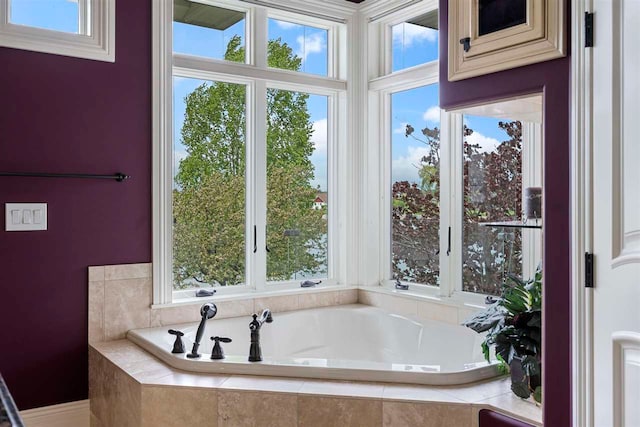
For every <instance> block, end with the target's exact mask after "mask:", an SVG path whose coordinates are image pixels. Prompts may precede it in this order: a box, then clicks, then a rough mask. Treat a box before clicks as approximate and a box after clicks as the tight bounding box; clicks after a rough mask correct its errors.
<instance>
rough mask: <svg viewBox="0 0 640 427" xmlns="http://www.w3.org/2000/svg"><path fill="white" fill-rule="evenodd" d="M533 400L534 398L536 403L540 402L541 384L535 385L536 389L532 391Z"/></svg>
mask: <svg viewBox="0 0 640 427" xmlns="http://www.w3.org/2000/svg"><path fill="white" fill-rule="evenodd" d="M533 400H535V401H536V402H538V403H542V386H541V385H539V386H538V387H536V389H535V390H534V391H533Z"/></svg>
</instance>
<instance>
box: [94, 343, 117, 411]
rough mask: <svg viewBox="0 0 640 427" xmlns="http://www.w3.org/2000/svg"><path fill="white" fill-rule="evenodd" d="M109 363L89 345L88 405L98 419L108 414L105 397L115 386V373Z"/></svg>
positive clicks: (106, 397)
mask: <svg viewBox="0 0 640 427" xmlns="http://www.w3.org/2000/svg"><path fill="white" fill-rule="evenodd" d="M111 366H113V365H111V364H108V362H107V360H106V359H105V358H104V356H103V355H101V354H100V353H99V352H98V351H96V350H95V349H93V348H91V347H89V407H90V410H91V413H92V414H93V415H94V416H95V417H96V418H97V419H99V420H100V421H102V422H106V421H107V417H108V416H109V407H108V405H107V399H108V397H109V393H110V392H112V391H113V389H114V388H115V373H114V371H113V369H109V368H110V367H111Z"/></svg>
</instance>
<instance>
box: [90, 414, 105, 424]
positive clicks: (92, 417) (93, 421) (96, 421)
mask: <svg viewBox="0 0 640 427" xmlns="http://www.w3.org/2000/svg"><path fill="white" fill-rule="evenodd" d="M89 427H102V423H101V422H100V420H99V419H98V417H96V416H95V415H93V412H91V413H90V414H89Z"/></svg>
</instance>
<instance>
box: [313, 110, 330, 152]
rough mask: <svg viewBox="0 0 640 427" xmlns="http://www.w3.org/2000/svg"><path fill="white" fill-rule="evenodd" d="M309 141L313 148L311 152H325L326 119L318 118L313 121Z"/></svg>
mask: <svg viewBox="0 0 640 427" xmlns="http://www.w3.org/2000/svg"><path fill="white" fill-rule="evenodd" d="M311 142H313V147H314V148H315V150H314V152H313V154H326V153H327V119H320V120H316V121H315V122H313V133H312V134H311Z"/></svg>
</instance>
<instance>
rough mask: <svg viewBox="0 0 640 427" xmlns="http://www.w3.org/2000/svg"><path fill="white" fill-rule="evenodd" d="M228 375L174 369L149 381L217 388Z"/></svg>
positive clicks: (178, 385)
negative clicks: (168, 373)
mask: <svg viewBox="0 0 640 427" xmlns="http://www.w3.org/2000/svg"><path fill="white" fill-rule="evenodd" d="M228 379H229V377H228V376H226V375H215V374H198V373H195V372H184V371H178V370H174V371H173V372H172V373H171V374H170V375H167V376H164V377H161V378H156V379H154V380H153V381H149V382H148V384H153V385H170V386H175V387H199V388H217V387H219V386H221V385H222V383H224V382H225V381H226V380H228Z"/></svg>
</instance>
